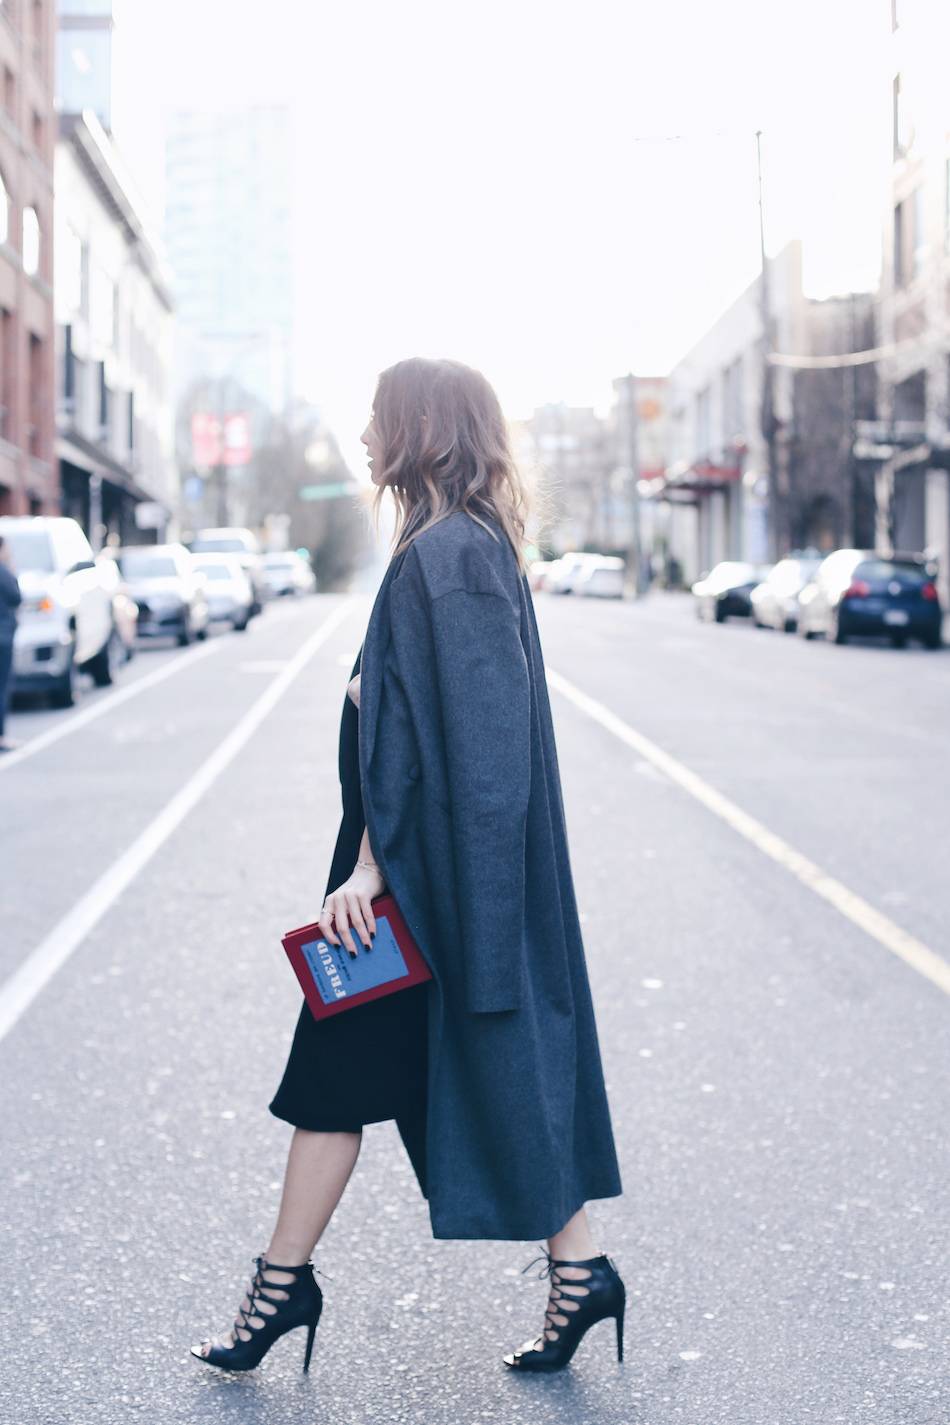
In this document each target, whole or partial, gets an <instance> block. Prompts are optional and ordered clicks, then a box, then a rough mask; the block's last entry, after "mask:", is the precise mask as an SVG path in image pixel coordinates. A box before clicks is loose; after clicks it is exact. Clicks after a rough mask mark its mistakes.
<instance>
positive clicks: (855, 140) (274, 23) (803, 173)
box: [116, 0, 891, 464]
mask: <svg viewBox="0 0 950 1425" xmlns="http://www.w3.org/2000/svg"><path fill="white" fill-rule="evenodd" d="M889 18H890V5H889V0H768V3H763V0H717V3H716V4H710V3H709V0H611V2H610V3H608V2H607V0H478V3H475V0H453V3H446V0H399V3H398V4H394V3H392V0H362V3H356V0H320V3H318V4H314V5H307V4H301V3H300V0H269V3H268V4H267V5H265V6H261V5H260V4H259V3H258V0H253V3H252V0H162V2H161V3H160V4H158V3H151V4H146V3H144V2H143V0H132V3H131V4H127V5H126V8H125V12H124V13H123V12H122V11H120V12H119V19H120V23H121V31H120V34H121V35H122V37H123V49H122V51H120V55H121V62H122V65H123V68H122V70H121V71H120V74H119V83H120V85H121V92H120V94H119V96H118V104H119V106H120V107H119V108H118V111H117V120H116V130H117V137H118V138H119V140H120V141H122V140H123V139H124V141H125V147H126V149H127V151H128V153H129V157H130V159H132V160H133V161H135V163H136V165H137V167H139V169H140V171H141V172H142V177H143V181H144V182H145V183H147V184H148V183H149V181H150V180H149V174H150V173H151V175H152V178H153V179H154V180H155V181H156V182H157V174H158V173H159V171H160V147H159V141H160V116H161V112H162V109H163V107H164V108H167V107H171V106H174V105H194V104H200V103H207V104H208V105H209V106H211V107H220V106H222V105H226V104H228V103H237V102H241V101H247V100H256V99H286V100H288V101H289V102H291V103H292V104H293V105H294V107H295V109H296V113H297V119H298V139H299V143H298V155H297V158H298V164H299V193H298V210H297V222H296V231H295V234H294V243H295V247H294V259H295V263H296V269H297V273H298V278H299V304H298V305H299V312H300V323H299V333H298V356H297V366H298V382H299V384H300V386H301V388H302V393H303V394H305V395H307V396H309V397H311V398H312V399H314V400H315V401H316V402H317V403H318V404H319V405H320V406H321V407H322V408H323V410H324V411H325V413H326V415H327V418H328V419H329V421H330V423H331V424H332V425H333V427H334V428H335V430H336V431H337V434H338V436H339V438H340V440H341V443H342V444H343V447H344V450H345V451H346V452H347V454H348V455H349V456H350V458H351V460H352V461H353V462H354V464H355V463H357V462H358V461H359V460H360V457H361V455H362V447H360V446H359V444H358V436H359V432H360V431H361V430H362V428H363V424H364V422H365V419H366V414H367V410H368V406H369V401H370V398H371V396H372V391H373V386H374V382H375V378H376V375H377V373H378V372H379V370H380V369H382V368H383V367H384V366H386V365H388V364H389V363H390V362H392V361H395V360H397V359H399V358H400V357H403V356H409V355H416V354H422V355H445V356H453V357H456V358H458V359H459V360H462V361H467V362H469V363H471V364H473V365H476V366H479V367H480V368H481V369H482V370H483V371H484V372H485V374H486V375H487V376H488V377H489V379H490V380H491V381H493V382H494V384H495V385H496V387H497V389H498V390H499V393H500V395H501V397H502V401H503V403H504V405H505V407H506V409H507V411H508V413H509V415H511V416H513V417H520V416H525V415H528V414H530V412H531V410H532V408H533V407H534V406H536V405H540V404H542V403H543V402H545V401H549V400H559V399H564V400H567V401H569V402H571V403H572V404H578V405H596V406H600V407H603V406H605V405H606V403H607V402H608V401H609V398H610V382H611V379H612V378H613V377H614V376H617V375H619V374H621V373H622V372H624V371H627V370H630V369H633V370H636V371H639V372H641V373H644V374H652V373H657V372H660V373H661V372H663V371H666V370H667V369H668V368H669V367H670V366H671V365H672V363H673V362H674V361H675V360H676V359H677V358H678V357H679V356H680V355H681V354H682V353H683V351H684V350H685V349H686V348H687V347H688V346H689V345H690V344H691V342H692V341H694V340H695V339H696V338H697V337H698V336H699V335H700V334H701V333H702V332H703V331H704V329H705V328H706V327H707V326H708V325H709V324H710V323H711V321H712V320H713V319H714V318H715V316H716V315H717V313H718V312H719V311H721V310H722V308H723V307H724V306H726V305H727V304H728V303H729V302H730V301H731V300H732V299H733V298H734V297H735V296H736V295H737V294H738V292H739V291H741V290H742V288H743V287H744V286H745V285H746V284H747V283H748V282H749V281H751V280H752V279H753V277H754V276H755V273H756V270H757V265H758V214H757V209H756V190H755V147H754V138H753V134H754V131H755V129H756V128H761V129H762V130H763V131H764V135H765V137H764V161H765V183H766V214H767V241H768V246H769V250H770V251H775V250H777V249H778V248H779V247H780V246H781V245H782V244H783V243H784V242H785V241H787V239H788V238H789V237H792V236H800V237H802V238H803V239H804V242H805V280H806V286H807V287H808V289H809V290H810V291H811V292H812V293H813V294H814V295H816V296H822V295H828V294H829V293H831V292H835V291H844V290H847V289H848V288H849V287H851V286H852V285H853V286H854V287H856V288H859V289H861V288H863V289H867V288H869V287H872V286H874V285H875V284H876V281H877V275H878V267H879V248H880V224H881V213H882V211H883V208H882V202H883V198H884V195H885V192H886V187H885V184H886V178H887V174H888V158H889V153H888V142H889V123H890V108H889V106H890V85H891V67H890V66H891V60H890V57H889V50H888V44H889V41H890V23H889ZM670 134H674V135H683V138H682V139H680V140H679V141H674V142H660V141H657V138H658V136H662V135H670ZM638 140H640V141H638ZM275 240H280V235H279V234H275Z"/></svg>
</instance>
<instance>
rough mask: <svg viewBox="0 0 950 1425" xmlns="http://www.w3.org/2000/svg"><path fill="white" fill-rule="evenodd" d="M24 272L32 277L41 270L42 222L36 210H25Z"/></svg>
mask: <svg viewBox="0 0 950 1425" xmlns="http://www.w3.org/2000/svg"><path fill="white" fill-rule="evenodd" d="M23 270H24V272H26V273H27V274H28V275H29V276H30V277H32V276H34V274H35V273H37V272H39V270H40V220H39V217H38V216H37V212H36V209H35V208H24V209H23Z"/></svg>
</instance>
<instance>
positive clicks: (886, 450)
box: [851, 421, 897, 460]
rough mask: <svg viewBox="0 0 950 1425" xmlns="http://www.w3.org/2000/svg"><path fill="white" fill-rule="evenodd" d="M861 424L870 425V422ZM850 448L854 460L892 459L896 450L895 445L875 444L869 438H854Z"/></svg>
mask: <svg viewBox="0 0 950 1425" xmlns="http://www.w3.org/2000/svg"><path fill="white" fill-rule="evenodd" d="M862 424H867V425H870V424H871V422H870V421H868V422H862ZM851 448H852V450H853V451H854V458H855V460H892V459H893V458H894V454H895V452H896V450H897V446H896V445H875V444H874V442H873V441H871V440H856V441H855V442H854V445H853V446H852V447H851Z"/></svg>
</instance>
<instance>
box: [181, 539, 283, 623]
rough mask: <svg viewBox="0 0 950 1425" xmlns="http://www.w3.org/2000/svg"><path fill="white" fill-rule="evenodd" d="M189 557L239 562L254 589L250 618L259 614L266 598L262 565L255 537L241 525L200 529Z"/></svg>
mask: <svg viewBox="0 0 950 1425" xmlns="http://www.w3.org/2000/svg"><path fill="white" fill-rule="evenodd" d="M188 548H189V549H190V550H191V552H192V554H235V555H237V557H238V558H239V559H240V561H241V563H242V564H243V566H244V568H245V570H246V571H247V576H248V578H249V579H250V581H251V586H252V587H253V590H254V606H253V608H252V609H251V615H252V617H253V616H254V615H256V614H259V613H260V612H261V609H262V608H263V607H264V600H265V599H266V598H267V596H268V592H269V590H268V587H267V581H266V579H265V578H264V564H263V560H262V559H261V546H260V543H259V541H258V538H257V535H256V534H255V533H254V531H253V530H251V529H244V528H243V527H242V526H240V525H221V526H219V527H217V528H214V529H199V530H198V531H197V533H196V534H195V536H194V538H193V539H192V541H191V543H190V544H189V546H188Z"/></svg>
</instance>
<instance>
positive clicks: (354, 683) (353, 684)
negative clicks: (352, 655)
mask: <svg viewBox="0 0 950 1425" xmlns="http://www.w3.org/2000/svg"><path fill="white" fill-rule="evenodd" d="M346 691H347V693H349V695H350V697H351V698H352V699H353V701H354V703H355V704H356V706H357V707H359V705H360V674H359V673H357V675H356V677H355V678H351V679H350V681H349V682H348V683H347V685H346Z"/></svg>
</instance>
